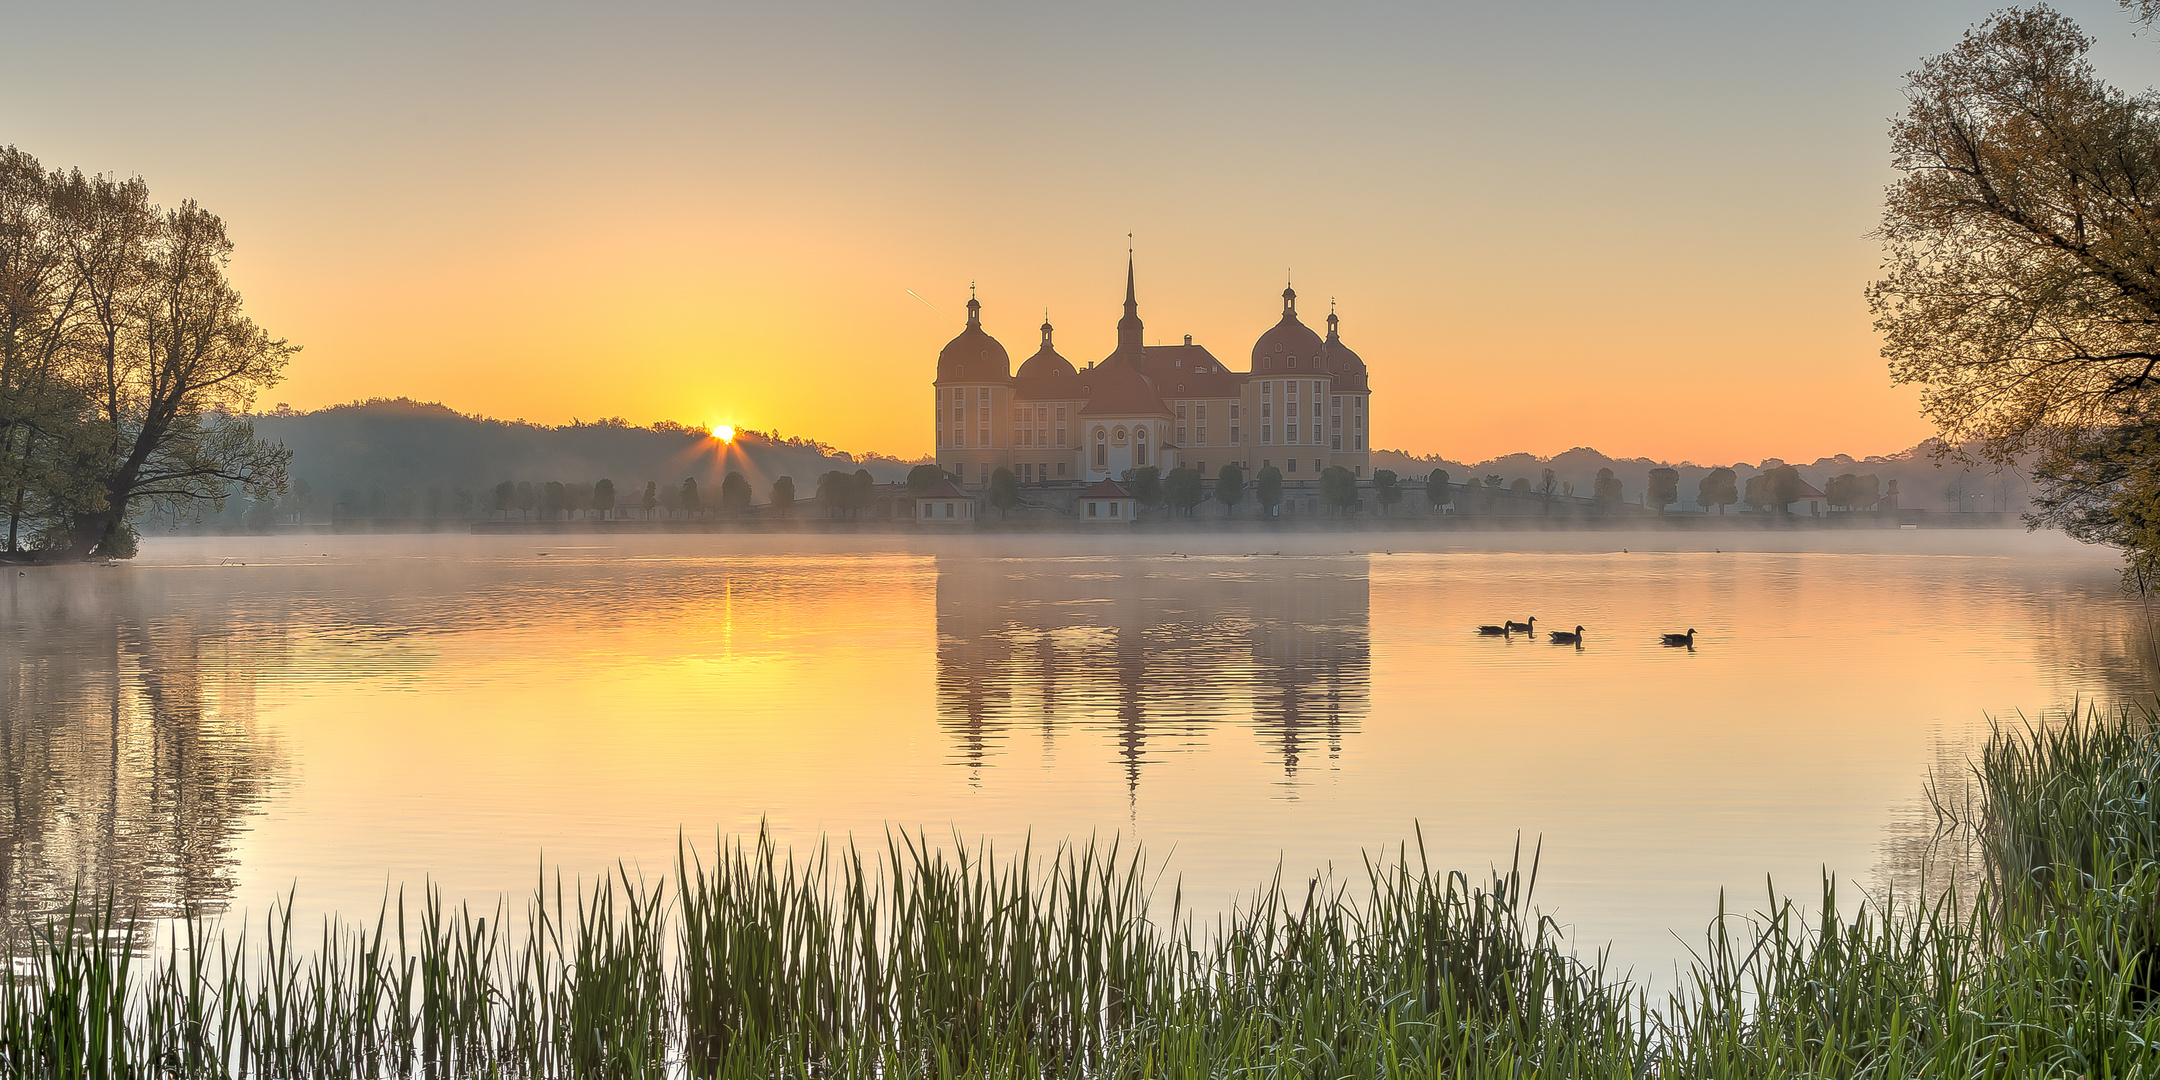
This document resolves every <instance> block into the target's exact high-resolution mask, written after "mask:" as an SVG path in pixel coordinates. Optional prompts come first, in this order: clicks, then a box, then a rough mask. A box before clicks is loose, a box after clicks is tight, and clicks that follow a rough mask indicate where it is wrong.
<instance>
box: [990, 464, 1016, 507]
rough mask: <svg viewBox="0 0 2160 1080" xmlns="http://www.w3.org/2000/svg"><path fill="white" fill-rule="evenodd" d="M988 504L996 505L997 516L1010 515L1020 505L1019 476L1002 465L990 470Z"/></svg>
mask: <svg viewBox="0 0 2160 1080" xmlns="http://www.w3.org/2000/svg"><path fill="white" fill-rule="evenodd" d="M990 505H992V506H995V507H997V512H998V516H999V517H1007V516H1010V515H1011V513H1012V508H1013V507H1015V506H1018V505H1020V478H1019V477H1018V476H1015V475H1013V471H1012V470H1011V469H1008V468H1006V467H1004V466H1003V465H1000V466H998V467H997V468H996V469H993V470H991V472H990Z"/></svg>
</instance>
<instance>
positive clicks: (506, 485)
mask: <svg viewBox="0 0 2160 1080" xmlns="http://www.w3.org/2000/svg"><path fill="white" fill-rule="evenodd" d="M495 509H497V510H500V511H502V512H504V513H508V512H510V511H512V510H515V509H517V485H516V484H513V483H511V482H510V481H508V480H505V481H503V482H502V483H500V484H497V485H495Z"/></svg>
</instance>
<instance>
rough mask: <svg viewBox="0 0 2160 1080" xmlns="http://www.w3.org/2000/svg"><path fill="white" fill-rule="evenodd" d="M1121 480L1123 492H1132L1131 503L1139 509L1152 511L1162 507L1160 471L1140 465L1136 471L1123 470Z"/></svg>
mask: <svg viewBox="0 0 2160 1080" xmlns="http://www.w3.org/2000/svg"><path fill="white" fill-rule="evenodd" d="M1121 479H1123V480H1124V481H1125V490H1127V491H1130V492H1132V497H1133V502H1134V503H1136V504H1138V505H1139V507H1140V509H1142V510H1152V509H1154V508H1156V507H1158V506H1161V505H1162V501H1163V489H1162V470H1161V469H1158V468H1156V467H1155V466H1153V465H1142V466H1140V467H1139V468H1137V469H1127V470H1125V472H1124V474H1123V475H1122V477H1121Z"/></svg>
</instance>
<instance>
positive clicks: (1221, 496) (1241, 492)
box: [1215, 462, 1245, 514]
mask: <svg viewBox="0 0 2160 1080" xmlns="http://www.w3.org/2000/svg"><path fill="white" fill-rule="evenodd" d="M1215 501H1216V502H1219V503H1221V504H1223V513H1225V514H1234V513H1236V512H1237V504H1238V503H1241V502H1243V501H1245V470H1243V469H1240V468H1238V467H1237V463H1236V462H1231V463H1230V464H1228V465H1225V466H1223V467H1222V468H1220V469H1217V470H1216V471H1215Z"/></svg>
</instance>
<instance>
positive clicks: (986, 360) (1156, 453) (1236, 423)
mask: <svg viewBox="0 0 2160 1080" xmlns="http://www.w3.org/2000/svg"><path fill="white" fill-rule="evenodd" d="M1282 305H1283V306H1282V318H1281V319H1280V321H1278V322H1277V323H1276V324H1275V325H1274V326H1273V327H1270V328H1269V329H1268V330H1267V332H1266V333H1263V334H1261V335H1260V340H1259V341H1257V342H1255V343H1254V344H1253V348H1252V363H1251V367H1250V368H1249V369H1248V370H1246V371H1232V370H1231V369H1230V367H1229V366H1228V365H1226V364H1224V363H1223V362H1222V361H1221V360H1219V359H1217V358H1216V357H1215V355H1214V354H1213V353H1210V352H1208V350H1207V349H1206V347H1204V346H1200V345H1195V344H1193V340H1192V337H1191V335H1187V336H1186V338H1185V343H1184V344H1182V345H1147V344H1144V343H1143V342H1142V340H1141V323H1140V304H1139V301H1138V299H1137V297H1136V296H1135V293H1134V288H1133V266H1132V262H1131V261H1130V260H1129V259H1128V260H1127V262H1126V264H1125V317H1124V318H1122V319H1119V320H1118V327H1117V331H1118V343H1117V349H1116V350H1115V351H1113V352H1112V353H1111V354H1110V355H1109V356H1108V357H1106V358H1105V359H1103V361H1102V362H1100V363H1094V364H1089V365H1087V366H1086V367H1084V368H1076V367H1074V366H1073V364H1072V361H1070V360H1067V359H1065V358H1064V357H1063V356H1060V355H1058V352H1057V349H1056V348H1054V347H1053V346H1052V345H1051V341H1050V323H1049V321H1048V320H1047V319H1045V320H1044V322H1043V325H1042V345H1041V347H1040V348H1038V349H1037V350H1036V351H1035V355H1033V356H1030V357H1028V358H1027V360H1025V361H1024V362H1022V363H1021V365H1020V370H1019V371H1017V372H1015V371H1014V370H1013V369H1012V359H1011V357H1010V356H1009V355H1008V354H1007V353H1006V351H1005V347H1004V346H1003V345H1000V344H998V341H997V339H996V338H993V337H991V336H990V335H989V333H987V332H986V331H984V330H983V327H982V305H981V304H980V303H979V302H977V301H976V300H975V299H974V298H973V297H970V298H969V299H968V321H967V328H966V329H964V330H962V331H960V336H959V337H956V338H954V339H952V341H951V342H950V343H949V344H947V345H946V346H945V349H944V351H943V352H940V353H939V354H938V365H937V382H936V384H935V385H936V389H937V409H936V415H937V421H936V424H937V461H938V465H939V467H941V468H943V469H944V470H945V472H947V473H948V474H950V475H952V476H954V477H956V478H957V479H958V480H959V481H960V483H961V484H963V485H965V486H967V487H971V488H980V487H984V486H987V485H988V484H989V482H990V476H991V474H992V473H993V472H994V471H995V470H997V469H999V468H1006V469H1011V470H1012V471H1013V474H1014V475H1015V476H1017V477H1018V478H1019V480H1020V482H1021V483H1022V484H1024V485H1028V486H1053V485H1063V484H1090V483H1094V482H1097V481H1102V480H1116V479H1119V478H1121V477H1123V476H1124V475H1125V474H1126V472H1127V471H1128V470H1131V469H1137V468H1144V467H1148V466H1153V467H1155V468H1157V469H1160V470H1162V472H1163V473H1165V474H1167V473H1169V472H1170V470H1172V469H1175V468H1180V467H1184V468H1192V469H1197V470H1199V472H1200V474H1201V475H1202V476H1203V477H1206V478H1208V479H1213V478H1214V476H1215V474H1216V472H1217V471H1219V470H1220V469H1221V468H1222V466H1224V465H1229V464H1233V463H1235V464H1236V465H1238V466H1239V467H1240V468H1242V469H1244V470H1245V473H1246V476H1247V477H1248V478H1249V477H1251V476H1252V475H1253V474H1254V473H1255V472H1257V471H1258V470H1260V469H1262V468H1266V467H1267V466H1270V465H1272V466H1274V467H1276V468H1278V469H1281V470H1282V473H1283V480H1284V481H1285V482H1286V483H1291V484H1295V483H1297V482H1299V481H1315V480H1318V479H1319V477H1320V472H1321V470H1322V469H1325V468H1327V467H1329V466H1332V465H1340V466H1342V467H1343V468H1345V469H1348V470H1350V472H1351V473H1352V475H1354V476H1357V477H1359V478H1365V477H1368V476H1369V475H1370V474H1371V472H1372V469H1371V461H1372V387H1371V384H1370V383H1369V382H1368V380H1367V378H1366V374H1365V361H1364V360H1363V359H1361V358H1359V356H1358V354H1357V353H1355V352H1352V351H1351V350H1350V348H1349V346H1347V345H1344V344H1343V343H1342V338H1341V337H1340V335H1339V334H1338V332H1337V323H1336V318H1335V314H1334V312H1332V311H1330V312H1329V313H1328V317H1327V337H1326V339H1325V340H1323V339H1322V338H1321V337H1320V335H1319V334H1317V333H1314V332H1313V331H1312V329H1311V328H1310V327H1307V326H1306V325H1305V324H1304V322H1303V321H1301V320H1300V319H1299V318H1298V312H1297V293H1296V292H1295V291H1294V290H1292V289H1289V288H1284V289H1283V294H1282ZM1293 506H1294V503H1293ZM1307 508H1308V509H1309V507H1307Z"/></svg>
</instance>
